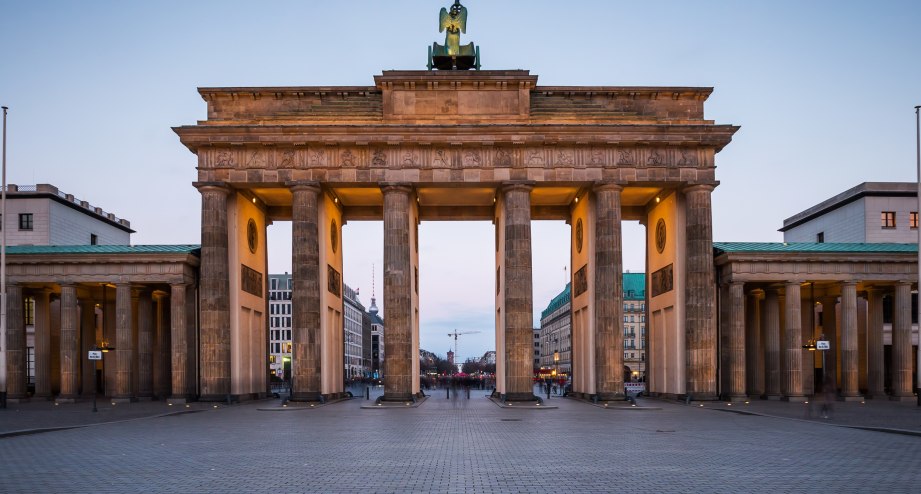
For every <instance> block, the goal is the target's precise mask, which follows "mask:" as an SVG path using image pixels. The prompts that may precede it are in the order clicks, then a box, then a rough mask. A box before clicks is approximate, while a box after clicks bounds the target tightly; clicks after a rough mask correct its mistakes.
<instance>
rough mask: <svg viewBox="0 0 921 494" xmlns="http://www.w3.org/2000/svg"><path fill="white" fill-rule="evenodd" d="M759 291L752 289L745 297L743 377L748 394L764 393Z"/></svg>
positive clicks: (758, 394) (755, 395) (754, 395)
mask: <svg viewBox="0 0 921 494" xmlns="http://www.w3.org/2000/svg"><path fill="white" fill-rule="evenodd" d="M761 293H762V292H761V291H760V290H752V291H750V292H748V296H747V297H746V298H745V302H746V304H745V357H746V359H745V363H746V368H745V377H746V380H747V381H748V384H747V386H746V389H747V394H748V395H749V396H753V397H758V396H761V395H763V394H764V347H763V345H762V344H761V300H760V298H761Z"/></svg>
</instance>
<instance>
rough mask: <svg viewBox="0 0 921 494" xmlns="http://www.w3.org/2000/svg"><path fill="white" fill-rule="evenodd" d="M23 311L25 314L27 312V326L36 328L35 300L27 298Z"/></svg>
mask: <svg viewBox="0 0 921 494" xmlns="http://www.w3.org/2000/svg"><path fill="white" fill-rule="evenodd" d="M23 309H25V312H26V313H25V323H26V326H34V325H35V298H33V297H26V299H25V307H23Z"/></svg>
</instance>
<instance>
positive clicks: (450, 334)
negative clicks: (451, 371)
mask: <svg viewBox="0 0 921 494" xmlns="http://www.w3.org/2000/svg"><path fill="white" fill-rule="evenodd" d="M481 332H482V331H461V332H458V331H457V330H456V329H455V330H454V331H453V332H451V333H448V337H451V336H453V337H454V365H457V337H458V336H460V335H462V334H475V333H481Z"/></svg>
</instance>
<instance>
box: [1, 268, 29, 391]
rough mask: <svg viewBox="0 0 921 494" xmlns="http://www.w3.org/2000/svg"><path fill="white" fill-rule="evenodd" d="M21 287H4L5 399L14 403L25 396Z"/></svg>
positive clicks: (23, 321) (14, 285)
mask: <svg viewBox="0 0 921 494" xmlns="http://www.w3.org/2000/svg"><path fill="white" fill-rule="evenodd" d="M22 311H23V301H22V286H20V285H17V284H15V283H8V284H7V285H6V398H7V400H9V401H11V402H13V403H16V402H19V401H23V400H27V399H28V397H27V396H26V327H25V319H24V318H23V312H22Z"/></svg>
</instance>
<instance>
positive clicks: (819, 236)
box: [815, 232, 825, 244]
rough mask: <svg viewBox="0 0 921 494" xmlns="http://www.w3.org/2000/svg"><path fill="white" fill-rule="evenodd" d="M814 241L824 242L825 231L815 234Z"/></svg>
mask: <svg viewBox="0 0 921 494" xmlns="http://www.w3.org/2000/svg"><path fill="white" fill-rule="evenodd" d="M815 243H817V244H824V243H825V232H819V233H816V234H815Z"/></svg>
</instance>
